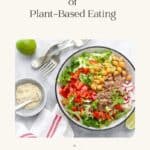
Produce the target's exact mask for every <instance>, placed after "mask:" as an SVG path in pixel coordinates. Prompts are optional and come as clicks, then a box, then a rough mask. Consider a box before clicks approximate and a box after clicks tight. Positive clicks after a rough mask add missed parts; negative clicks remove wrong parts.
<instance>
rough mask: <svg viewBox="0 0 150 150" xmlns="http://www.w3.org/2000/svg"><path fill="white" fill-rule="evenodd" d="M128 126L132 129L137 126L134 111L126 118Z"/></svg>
mask: <svg viewBox="0 0 150 150" xmlns="http://www.w3.org/2000/svg"><path fill="white" fill-rule="evenodd" d="M125 125H126V127H127V128H128V129H130V130H132V129H134V128H135V112H133V113H132V114H131V115H130V117H129V118H128V119H127V120H126V123H125Z"/></svg>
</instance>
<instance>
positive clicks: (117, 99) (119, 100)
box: [111, 89, 124, 105]
mask: <svg viewBox="0 0 150 150" xmlns="http://www.w3.org/2000/svg"><path fill="white" fill-rule="evenodd" d="M111 99H112V102H113V105H116V104H123V103H124V98H123V97H122V95H121V94H120V92H119V91H117V90H116V89H114V90H113V91H112V94H111Z"/></svg>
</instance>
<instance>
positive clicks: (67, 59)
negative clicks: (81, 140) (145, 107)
mask: <svg viewBox="0 0 150 150" xmlns="http://www.w3.org/2000/svg"><path fill="white" fill-rule="evenodd" d="M90 48H104V49H108V50H111V51H113V52H115V53H118V54H119V55H121V56H122V57H124V58H125V60H126V61H127V62H128V63H129V64H130V65H131V68H132V69H133V71H134V72H135V67H134V65H133V64H132V62H131V61H130V60H129V59H128V58H127V57H126V56H125V55H124V54H122V53H121V52H119V51H117V50H116V49H113V48H110V47H107V46H98V45H97V46H87V47H84V48H82V49H79V50H78V51H76V52H74V53H73V54H71V55H70V56H69V57H67V58H66V59H65V60H64V62H63V63H62V65H61V66H60V68H59V71H58V72H57V76H56V80H55V97H56V100H57V103H58V105H59V108H60V109H61V111H62V112H63V114H64V115H65V116H66V117H67V118H68V119H69V121H71V122H73V123H74V124H75V125H77V126H78V127H81V128H83V129H86V130H90V131H104V130H111V129H113V128H116V127H118V126H120V125H121V124H123V123H124V122H125V121H126V120H127V119H128V118H129V117H130V115H131V114H132V113H133V112H134V111H135V106H133V110H132V111H131V112H129V114H128V116H127V117H126V118H125V119H124V120H122V121H121V122H120V123H118V124H117V125H115V126H112V127H110V128H94V127H92V128H90V127H88V126H85V125H82V124H81V123H77V122H76V121H75V120H73V119H72V118H71V117H70V116H69V115H68V114H67V112H66V111H64V109H63V108H62V106H61V103H60V101H59V98H58V93H57V85H58V78H59V75H60V72H61V71H62V69H63V67H64V65H65V64H66V63H67V62H68V61H69V60H70V58H71V57H73V56H74V55H76V54H78V53H80V52H82V51H84V50H86V49H90Z"/></svg>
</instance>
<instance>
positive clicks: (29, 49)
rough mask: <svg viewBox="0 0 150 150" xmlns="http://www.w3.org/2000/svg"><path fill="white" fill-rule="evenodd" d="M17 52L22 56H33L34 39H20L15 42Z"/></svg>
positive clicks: (34, 49)
mask: <svg viewBox="0 0 150 150" xmlns="http://www.w3.org/2000/svg"><path fill="white" fill-rule="evenodd" d="M16 47H17V49H18V51H19V52H20V53H22V54H24V55H29V56H30V55H33V54H34V53H35V51H36V42H35V40H34V39H22V40H19V41H17V42H16Z"/></svg>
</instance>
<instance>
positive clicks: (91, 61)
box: [89, 60, 98, 64]
mask: <svg viewBox="0 0 150 150" xmlns="http://www.w3.org/2000/svg"><path fill="white" fill-rule="evenodd" d="M89 63H90V64H97V63H98V62H97V61H96V60H89Z"/></svg>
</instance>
